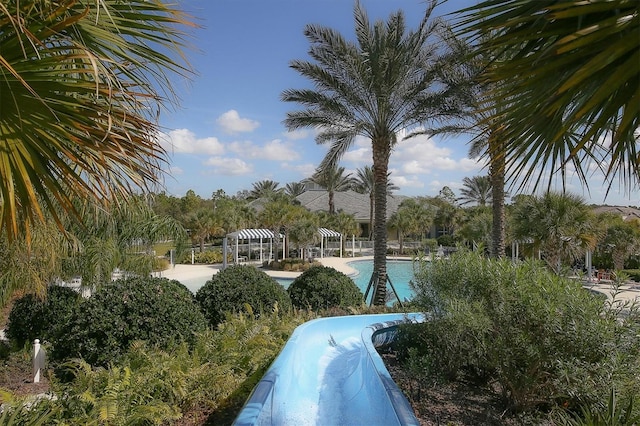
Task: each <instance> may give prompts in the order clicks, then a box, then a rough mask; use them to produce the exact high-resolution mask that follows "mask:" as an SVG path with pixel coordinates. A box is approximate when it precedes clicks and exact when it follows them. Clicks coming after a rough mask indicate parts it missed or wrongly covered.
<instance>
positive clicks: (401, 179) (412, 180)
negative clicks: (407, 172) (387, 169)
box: [391, 172, 424, 189]
mask: <svg viewBox="0 0 640 426" xmlns="http://www.w3.org/2000/svg"><path fill="white" fill-rule="evenodd" d="M391 181H392V182H393V183H394V184H395V185H396V186H398V187H399V188H401V189H405V188H424V182H423V181H422V179H419V178H418V177H417V176H402V175H395V174H394V173H393V172H391Z"/></svg>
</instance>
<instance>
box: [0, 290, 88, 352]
mask: <svg viewBox="0 0 640 426" xmlns="http://www.w3.org/2000/svg"><path fill="white" fill-rule="evenodd" d="M81 302H82V297H81V296H80V294H79V293H78V292H77V291H75V290H73V289H71V288H68V287H61V286H58V285H52V286H49V288H48V289H47V295H46V299H44V300H43V299H40V298H38V297H37V296H35V295H33V294H27V295H25V296H23V297H21V298H20V299H18V300H16V301H15V303H14V305H13V308H12V309H11V312H10V313H9V318H8V324H7V330H6V331H7V336H8V337H9V338H10V339H12V340H14V341H15V342H16V344H17V345H18V346H21V347H22V346H24V345H25V343H27V342H33V340H34V339H40V340H41V341H51V340H53V339H55V337H56V336H57V335H59V334H60V327H61V326H64V325H65V324H67V323H68V321H69V319H70V318H71V316H72V314H73V311H74V309H75V308H76V306H77V305H78V304H80V303H81Z"/></svg>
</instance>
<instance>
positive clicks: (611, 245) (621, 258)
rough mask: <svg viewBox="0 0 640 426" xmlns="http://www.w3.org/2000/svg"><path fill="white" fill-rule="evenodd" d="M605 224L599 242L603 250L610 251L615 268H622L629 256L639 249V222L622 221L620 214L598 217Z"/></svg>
mask: <svg viewBox="0 0 640 426" xmlns="http://www.w3.org/2000/svg"><path fill="white" fill-rule="evenodd" d="M600 220H604V222H605V223H606V224H607V227H606V232H605V235H604V238H603V239H602V241H601V242H600V243H599V246H600V247H602V248H603V251H605V252H609V253H611V258H612V260H613V266H614V268H615V270H617V271H620V270H622V269H624V263H625V261H626V260H627V259H628V258H629V256H631V255H633V254H634V253H637V252H638V250H640V222H639V221H637V220H634V221H628V222H626V221H624V220H623V219H622V218H621V217H620V216H617V215H616V216H614V217H608V218H605V217H602V215H601V217H600Z"/></svg>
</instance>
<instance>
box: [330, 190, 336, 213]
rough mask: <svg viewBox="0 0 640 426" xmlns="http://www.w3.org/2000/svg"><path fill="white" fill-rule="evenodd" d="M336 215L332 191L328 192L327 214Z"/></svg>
mask: <svg viewBox="0 0 640 426" xmlns="http://www.w3.org/2000/svg"><path fill="white" fill-rule="evenodd" d="M335 213H336V206H335V203H334V202H333V191H331V190H330V191H329V214H335Z"/></svg>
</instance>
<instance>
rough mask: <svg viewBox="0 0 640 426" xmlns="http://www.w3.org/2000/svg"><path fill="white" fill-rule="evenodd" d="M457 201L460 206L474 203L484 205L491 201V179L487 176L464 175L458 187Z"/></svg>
mask: <svg viewBox="0 0 640 426" xmlns="http://www.w3.org/2000/svg"><path fill="white" fill-rule="evenodd" d="M458 201H462V203H460V205H461V206H464V205H466V204H470V203H475V204H477V205H478V206H481V207H484V206H486V205H487V204H490V203H491V180H489V176H474V177H472V178H468V177H465V178H463V179H462V188H460V197H458Z"/></svg>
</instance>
